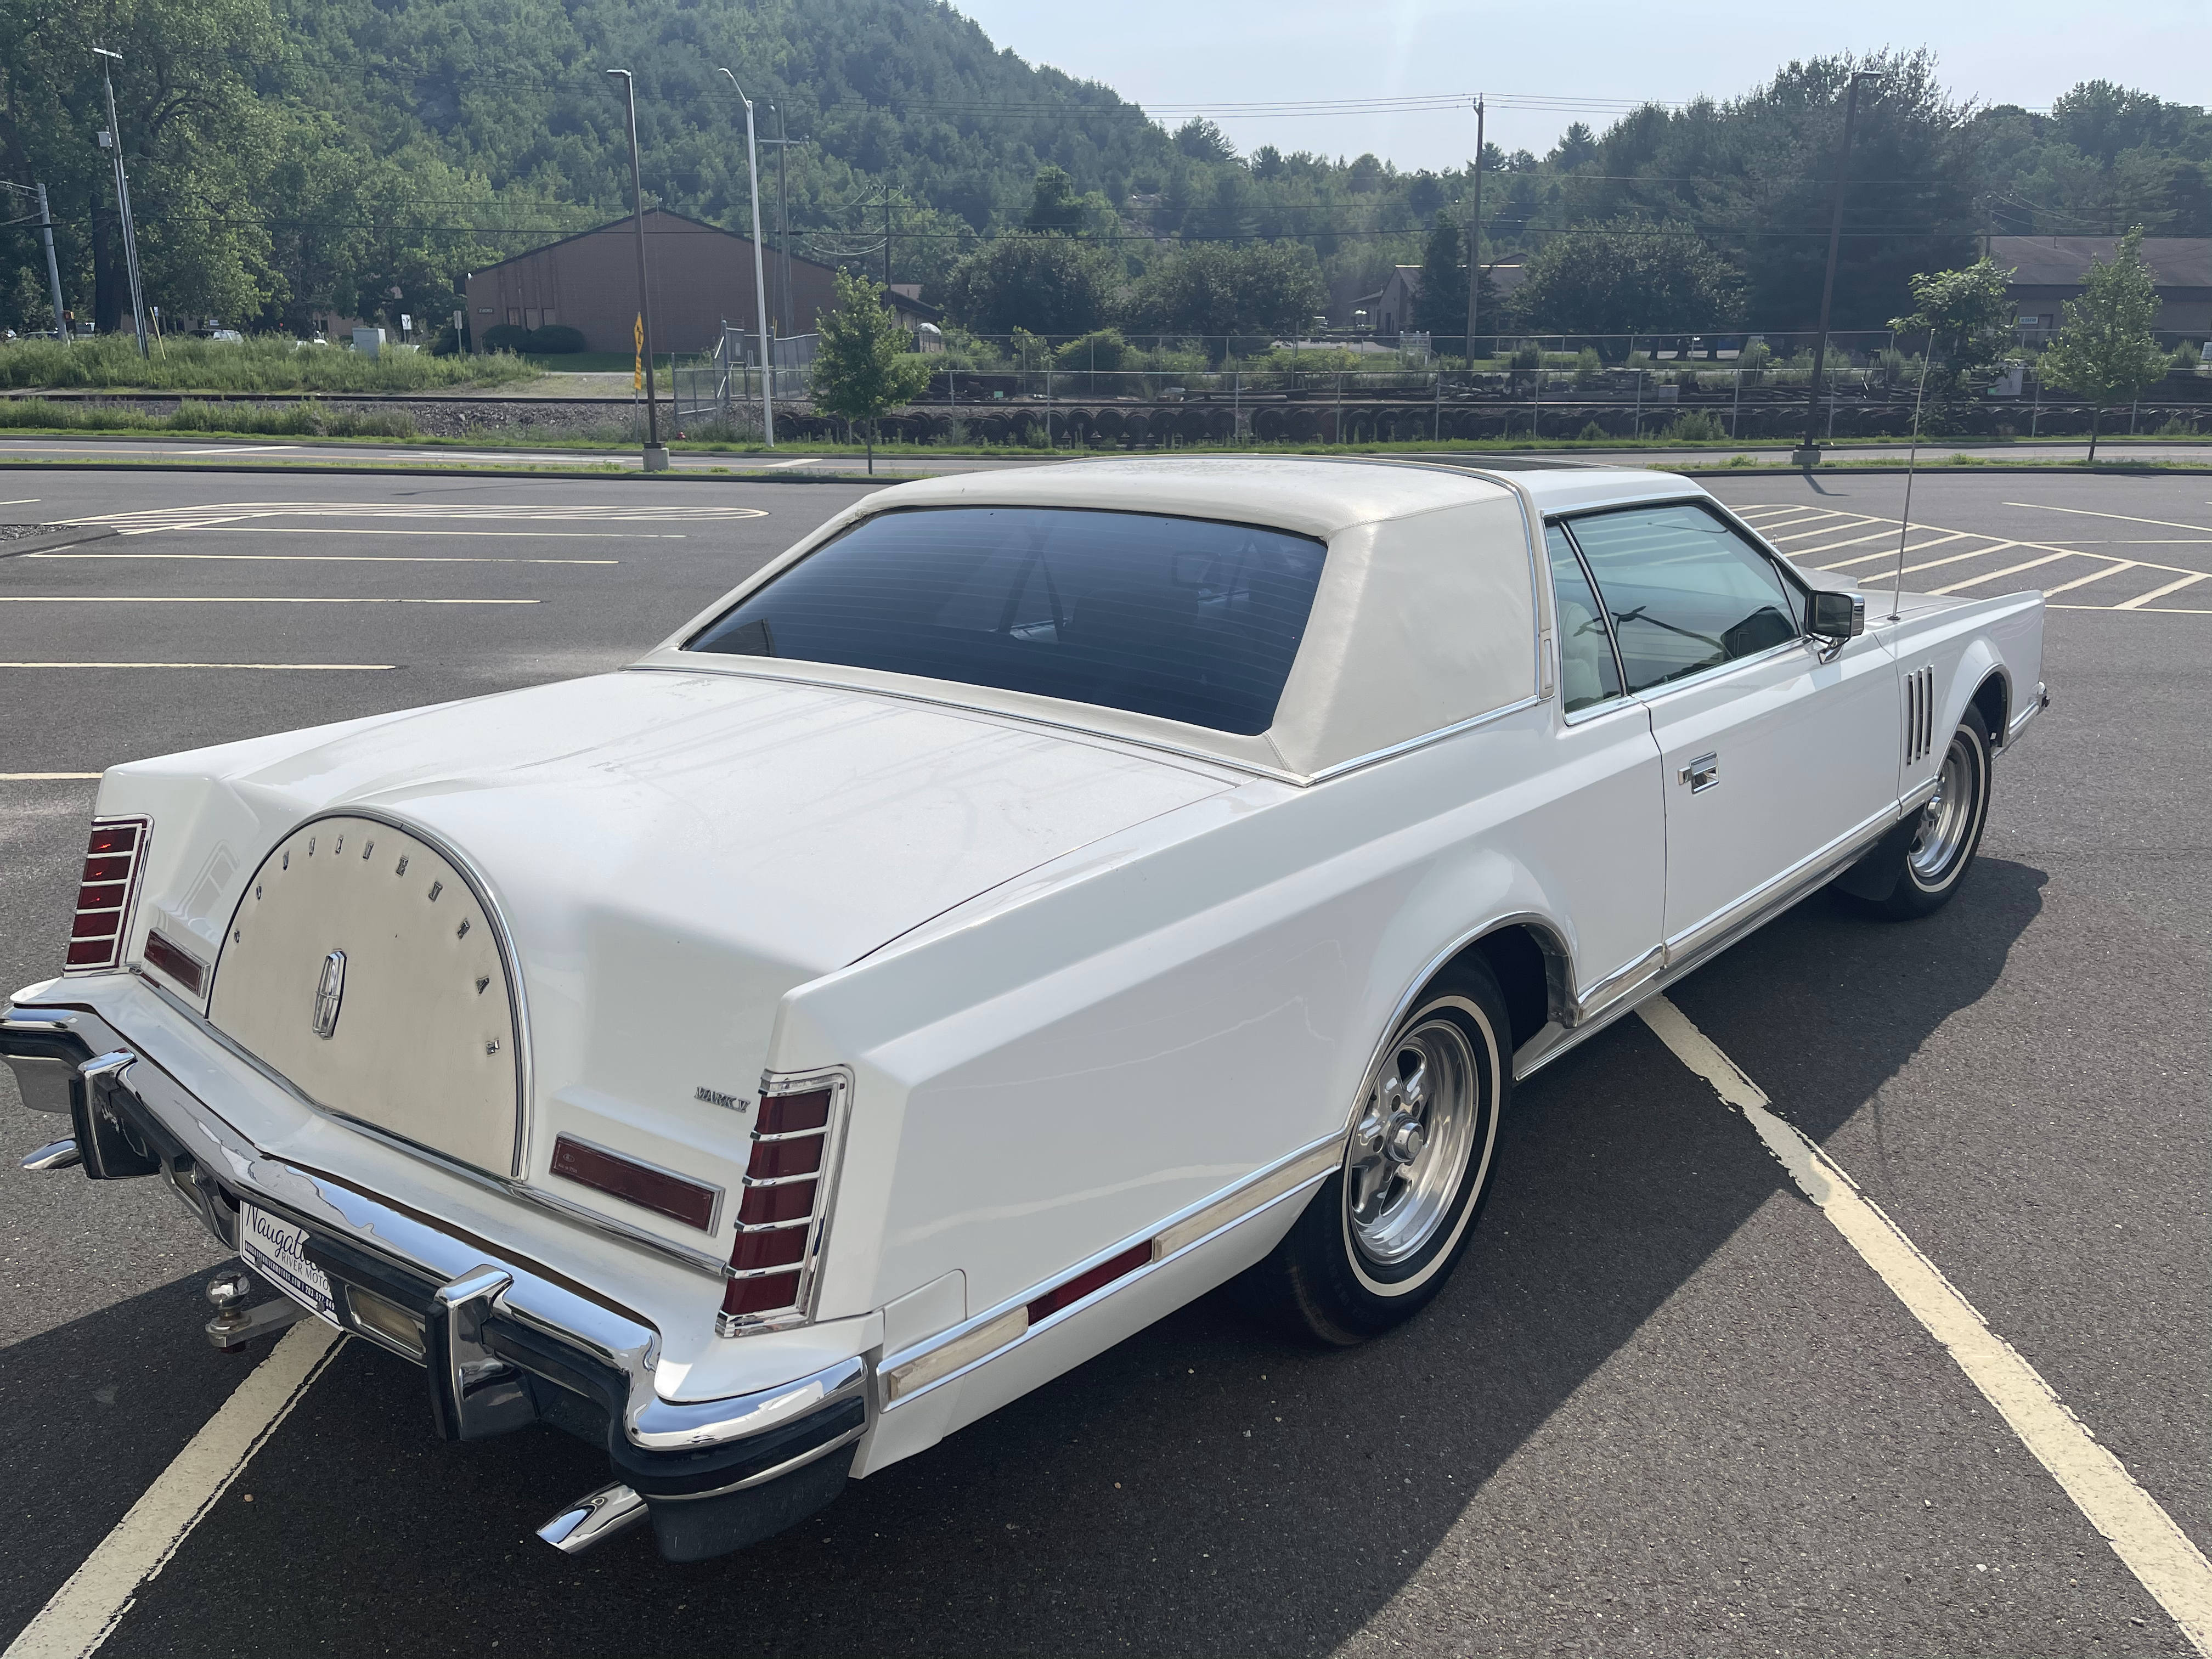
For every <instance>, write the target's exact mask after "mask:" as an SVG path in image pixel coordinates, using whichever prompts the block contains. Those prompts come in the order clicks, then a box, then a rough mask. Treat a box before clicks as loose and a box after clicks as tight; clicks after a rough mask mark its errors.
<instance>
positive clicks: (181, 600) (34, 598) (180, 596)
mask: <svg viewBox="0 0 2212 1659" xmlns="http://www.w3.org/2000/svg"><path fill="white" fill-rule="evenodd" d="M543 604H544V600H543V599H314V598H295V599H262V598H256V599H231V598H228V596H225V595H222V594H216V593H169V594H152V595H148V594H133V593H0V605H543Z"/></svg>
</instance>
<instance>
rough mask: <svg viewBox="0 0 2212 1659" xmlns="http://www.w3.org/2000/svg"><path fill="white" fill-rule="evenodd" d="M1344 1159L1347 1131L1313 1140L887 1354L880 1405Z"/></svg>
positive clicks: (1078, 1306)
mask: <svg viewBox="0 0 2212 1659" xmlns="http://www.w3.org/2000/svg"><path fill="white" fill-rule="evenodd" d="M1343 1157H1344V1137H1343V1136H1342V1135H1340V1134H1334V1135H1330V1136H1328V1137H1327V1138H1326V1139H1322V1140H1316V1141H1314V1142H1311V1143H1310V1144H1309V1145H1307V1146H1303V1147H1301V1148H1299V1149H1298V1150H1297V1152H1293V1153H1291V1155H1290V1157H1288V1158H1283V1159H1280V1160H1279V1161H1278V1162H1276V1163H1275V1164H1271V1165H1269V1166H1268V1167H1267V1169H1265V1170H1261V1171H1259V1172H1258V1173H1257V1174H1255V1175H1253V1176H1249V1177H1247V1178H1246V1179H1245V1180H1243V1181H1241V1182H1237V1184H1236V1185H1235V1186H1233V1187H1231V1188H1228V1189H1227V1190H1226V1191H1225V1192H1222V1193H1219V1194H1214V1195H1212V1196H1210V1197H1207V1198H1203V1199H1200V1200H1199V1201H1198V1202H1197V1203H1195V1204H1191V1205H1187V1206H1184V1207H1183V1208H1182V1209H1181V1210H1178V1211H1176V1212H1175V1214H1173V1215H1172V1216H1170V1217H1169V1218H1167V1219H1166V1220H1165V1221H1164V1222H1161V1223H1159V1224H1158V1225H1155V1226H1154V1227H1152V1228H1150V1229H1148V1230H1147V1231H1146V1232H1144V1233H1141V1234H1139V1235H1137V1236H1136V1237H1132V1238H1124V1239H1121V1240H1120V1241H1119V1242H1118V1243H1115V1244H1113V1245H1110V1246H1109V1247H1108V1248H1107V1249H1103V1250H1100V1251H1098V1252H1097V1253H1096V1254H1094V1255H1091V1256H1089V1257H1087V1258H1085V1260H1084V1261H1079V1262H1077V1263H1076V1264H1075V1265H1074V1266H1073V1267H1069V1268H1067V1269H1066V1270H1064V1271H1062V1272H1060V1273H1054V1275H1053V1276H1052V1277H1051V1278H1050V1279H1044V1280H1041V1281H1039V1282H1038V1283H1036V1284H1035V1285H1030V1286H1029V1287H1028V1288H1027V1289H1025V1290H1024V1291H1021V1292H1020V1293H1018V1295H1016V1296H1012V1297H1008V1298H1007V1299H1006V1300H1005V1301H1003V1302H1001V1303H1000V1304H998V1305H997V1306H996V1307H994V1308H991V1309H988V1310H986V1311H984V1312H983V1313H981V1314H978V1315H977V1316H975V1317H974V1318H972V1319H969V1320H966V1321H963V1322H962V1323H960V1324H958V1325H956V1326H954V1327H953V1328H951V1329H950V1330H947V1331H939V1333H937V1334H935V1335H933V1336H932V1337H929V1338H928V1339H927V1340H924V1341H921V1342H918V1343H915V1345H914V1346H911V1347H908V1348H902V1349H901V1350H900V1351H899V1352H896V1353H894V1354H887V1355H885V1356H884V1360H883V1363H882V1364H881V1365H880V1366H879V1367H878V1371H877V1375H878V1376H880V1377H881V1378H882V1379H883V1383H884V1386H883V1388H882V1389H881V1390H880V1393H881V1394H882V1395H883V1398H882V1401H881V1403H880V1404H879V1406H878V1410H880V1411H886V1412H888V1411H895V1410H896V1409H897V1408H898V1407H901V1406H903V1405H904V1404H905V1403H906V1402H907V1401H911V1400H918V1399H920V1398H921V1396H922V1395H926V1394H927V1393H928V1392H930V1390H931V1389H935V1388H938V1387H940V1386H941V1385H943V1384H945V1383H950V1382H952V1381H953V1380H954V1379H956V1378H957V1377H962V1376H966V1375H967V1374H968V1373H969V1372H970V1371H972V1370H975V1368H976V1367H977V1366H979V1365H983V1364H988V1363H990V1362H991V1361H992V1360H994V1359H997V1358H1000V1356H1001V1355H1004V1354H1006V1353H1010V1352H1012V1351H1013V1350H1014V1349H1016V1348H1018V1347H1020V1346H1022V1345H1023V1344H1024V1343H1025V1342H1027V1341H1029V1340H1030V1339H1031V1338H1032V1337H1034V1336H1036V1334H1039V1333H1040V1332H1043V1331H1049V1330H1052V1329H1054V1328H1056V1327H1057V1326H1059V1325H1060V1323H1061V1322H1063V1321H1065V1320H1068V1319H1071V1318H1073V1317H1074V1316H1076V1315H1078V1314H1080V1313H1085V1312H1087V1311H1088V1310H1091V1309H1092V1308H1095V1307H1097V1305H1098V1304H1100V1303H1101V1302H1103V1301H1104V1300H1105V1299H1106V1298H1107V1297H1109V1296H1113V1295H1115V1293H1117V1292H1118V1291H1123V1290H1126V1289H1127V1288H1128V1287H1129V1286H1130V1285H1135V1284H1138V1283H1139V1282H1140V1281H1141V1280H1143V1279H1145V1278H1146V1276H1147V1275H1149V1274H1151V1273H1154V1272H1156V1271H1158V1269H1159V1268H1160V1267H1162V1266H1164V1264H1166V1263H1167V1262H1170V1261H1179V1260H1181V1259H1182V1257H1184V1256H1186V1255H1188V1254H1189V1253H1190V1252H1191V1251H1193V1250H1194V1249H1199V1248H1200V1246H1202V1245H1205V1244H1207V1243H1212V1241H1213V1240H1214V1239H1217V1238H1218V1237H1221V1236H1222V1235H1223V1234H1224V1233H1226V1232H1228V1231H1230V1230H1231V1228H1233V1227H1237V1226H1241V1225H1243V1223H1245V1222H1247V1221H1249V1220H1250V1219H1251V1218H1253V1217H1255V1216H1256V1215H1261V1214H1264V1213H1265V1212H1267V1211H1269V1210H1272V1209H1273V1208H1274V1207H1275V1206H1277V1205H1279V1204H1282V1203H1284V1202H1285V1201H1287V1200H1291V1199H1294V1198H1297V1197H1298V1196H1299V1195H1300V1194H1304V1193H1308V1192H1310V1191H1312V1190H1313V1189H1314V1188H1316V1187H1317V1186H1319V1185H1320V1184H1321V1183H1322V1182H1323V1181H1325V1180H1327V1179H1328V1176H1330V1175H1332V1174H1333V1173H1334V1171H1335V1170H1336V1168H1337V1166H1338V1164H1340V1163H1341V1162H1342V1161H1343ZM1201 1228H1202V1231H1201ZM1146 1243H1150V1244H1151V1246H1152V1259H1151V1260H1150V1261H1146V1262H1144V1263H1142V1264H1140V1265H1139V1266H1138V1267H1134V1268H1132V1269H1131V1270H1130V1271H1129V1272H1127V1273H1123V1274H1122V1275H1121V1277H1120V1278H1118V1279H1109V1280H1108V1281H1107V1282H1106V1283H1105V1284H1103V1285H1100V1286H1099V1287H1098V1288H1097V1290H1095V1291H1091V1294H1090V1295H1088V1296H1086V1297H1083V1298H1082V1299H1081V1300H1080V1301H1077V1302H1071V1303H1069V1304H1067V1306H1066V1307H1065V1308H1060V1309H1056V1310H1054V1311H1053V1312H1052V1313H1050V1314H1048V1315H1047V1316H1045V1317H1044V1318H1042V1319H1041V1320H1038V1321H1037V1322H1035V1323H1034V1324H1032V1323H1031V1322H1030V1316H1029V1309H1030V1303H1031V1302H1033V1301H1034V1300H1036V1298H1037V1297H1040V1296H1042V1295H1044V1294H1045V1293H1046V1292H1048V1291H1050V1290H1052V1289H1053V1288H1054V1286H1055V1285H1064V1284H1066V1283H1067V1281H1068V1280H1070V1279H1078V1278H1080V1277H1081V1276H1082V1275H1083V1274H1084V1273H1088V1272H1089V1271H1090V1270H1091V1268H1093V1267H1097V1266H1099V1265H1100V1264H1102V1263H1103V1262H1107V1261H1112V1260H1114V1258H1115V1257H1116V1256H1118V1255H1126V1254H1127V1253H1128V1252H1129V1251H1131V1250H1134V1249H1139V1248H1141V1247H1142V1246H1144V1245H1146Z"/></svg>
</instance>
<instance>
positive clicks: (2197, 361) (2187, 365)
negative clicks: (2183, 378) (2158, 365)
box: [2173, 340, 2204, 374]
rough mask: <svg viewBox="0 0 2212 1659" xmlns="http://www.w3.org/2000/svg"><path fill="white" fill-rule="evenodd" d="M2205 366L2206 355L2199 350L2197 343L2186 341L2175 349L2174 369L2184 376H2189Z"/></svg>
mask: <svg viewBox="0 0 2212 1659" xmlns="http://www.w3.org/2000/svg"><path fill="white" fill-rule="evenodd" d="M2203 366H2204V354H2203V352H2202V351H2200V350H2198V349H2197V345H2196V343H2195V342H2193V341H2190V340H2184V341H2183V342H2182V343H2180V344H2179V345H2178V346H2176V347H2175V348H2174V349H2173V367H2174V368H2177V369H2179V370H2180V371H2181V372H2182V373H2183V374H2188V373H2190V372H2191V371H2192V370H2195V369H2198V368H2203Z"/></svg>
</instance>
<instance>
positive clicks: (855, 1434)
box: [653, 1423, 868, 1504]
mask: <svg viewBox="0 0 2212 1659" xmlns="http://www.w3.org/2000/svg"><path fill="white" fill-rule="evenodd" d="M867 1431H868V1425H866V1423H861V1424H858V1425H854V1427H852V1428H849V1429H848V1430H846V1431H845V1432H844V1433H842V1434H841V1435H839V1436H837V1437H836V1438H835V1439H834V1440H825V1441H823V1443H821V1444H820V1445H818V1446H810V1447H808V1448H807V1449H805V1451H803V1452H801V1453H799V1455H798V1456H796V1457H787V1458H785V1459H784V1460H783V1462H781V1463H778V1464H776V1465H775V1467H773V1468H765V1469H763V1470H762V1471H761V1472H760V1473H759V1474H749V1475H747V1476H746V1477H745V1478H744V1480H732V1482H731V1483H730V1484H729V1485H728V1486H716V1487H715V1488H714V1490H713V1491H711V1492H665V1493H663V1494H661V1495H660V1496H659V1497H657V1498H654V1499H653V1502H654V1503H656V1504H690V1503H693V1502H695V1501H696V1500H697V1499H699V1498H721V1497H725V1496H726V1495H727V1494H729V1493H731V1492H749V1491H750V1490H751V1489H752V1488H753V1487H755V1486H766V1485H768V1483H769V1481H771V1480H781V1479H782V1478H783V1477H784V1476H785V1475H787V1474H790V1473H791V1472H792V1471H793V1469H803V1468H805V1467H806V1466H807V1465H808V1464H809V1463H818V1462H821V1461H822V1459H823V1458H825V1457H827V1456H829V1454H830V1453H831V1452H833V1451H837V1450H841V1449H843V1448H844V1447H847V1446H849V1445H851V1444H852V1443H854V1441H855V1440H858V1439H859V1438H860V1437H861V1436H862V1435H864V1434H866V1432H867Z"/></svg>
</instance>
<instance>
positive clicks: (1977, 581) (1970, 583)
mask: <svg viewBox="0 0 2212 1659" xmlns="http://www.w3.org/2000/svg"><path fill="white" fill-rule="evenodd" d="M2092 557H2094V555H2093V554H2088V553H2045V555H2044V556H2042V557H2041V558H2039V559H2030V560H2029V561H2028V562H2027V563H2025V564H2008V565H2007V566H2006V567H2005V568H2003V569H2002V570H1992V571H1990V573H1989V574H1987V575H1986V576H1969V577H1967V578H1966V580H1964V581H1962V582H1953V583H1952V584H1951V585H1950V586H1948V587H1931V588H1929V590H1928V591H1929V592H1930V593H1955V592H1958V591H1959V590H1960V588H1962V587H1978V586H1981V585H1982V584H1983V583H1984V582H1993V581H1995V580H1997V578H1998V577H2000V576H2016V575H2018V574H2020V573H2021V571H2023V570H2033V569H2034V568H2036V566H2038V565H2039V564H2055V563H2057V562H2058V561H2059V560H2060V559H2087V558H2092Z"/></svg>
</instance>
